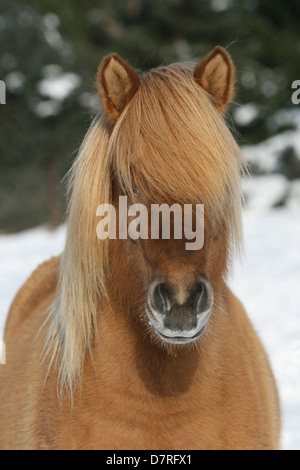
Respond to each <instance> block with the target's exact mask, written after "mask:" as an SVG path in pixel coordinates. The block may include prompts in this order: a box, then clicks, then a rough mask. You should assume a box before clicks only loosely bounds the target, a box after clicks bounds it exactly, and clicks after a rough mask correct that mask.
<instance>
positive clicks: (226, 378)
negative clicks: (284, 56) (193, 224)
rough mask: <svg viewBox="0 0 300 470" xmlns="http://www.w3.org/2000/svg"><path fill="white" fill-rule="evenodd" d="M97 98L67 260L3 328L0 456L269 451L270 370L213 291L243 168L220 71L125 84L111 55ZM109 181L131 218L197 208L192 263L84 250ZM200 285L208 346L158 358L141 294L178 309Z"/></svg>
mask: <svg viewBox="0 0 300 470" xmlns="http://www.w3.org/2000/svg"><path fill="white" fill-rule="evenodd" d="M172 83H175V85H174V88H173V89H172V85H171V84H172ZM199 85H200V86H199ZM155 87H156V88H155ZM164 87H165V88H164ZM170 87H171V88H170ZM180 87H181V88H180ZM153 89H154V91H155V93H153ZM168 89H171V92H170V94H169V95H168ZM179 89H180V93H181V95H180V94H179V93H178V96H177V95H176V93H177V91H178V90H179ZM161 90H163V92H161ZM99 91H100V94H101V96H102V100H103V105H104V109H105V111H106V118H105V119H104V121H101V122H100V124H99V123H96V125H94V127H93V130H92V131H91V133H90V136H89V137H88V138H87V140H86V141H85V143H84V146H83V150H82V152H81V154H80V157H79V159H78V161H77V162H76V163H75V165H74V170H73V174H72V176H71V180H72V183H71V184H72V186H73V193H72V196H71V205H70V211H69V222H68V235H67V244H66V249H65V251H64V253H63V255H62V258H53V259H51V260H50V261H47V262H45V263H44V264H42V265H41V266H39V267H38V268H37V270H36V271H35V272H34V273H33V274H32V276H31V277H30V278H29V280H28V281H27V282H26V283H25V284H24V286H23V287H22V288H21V290H20V291H19V293H18V294H17V296H16V298H15V300H14V302H13V304H12V306H11V309H10V312H9V316H8V319H7V324H6V330H5V343H6V353H7V360H6V362H7V364H6V365H1V366H0V423H1V424H0V448H1V449H119V450H121V449H165V450H167V449H178V450H180V449H277V448H278V447H279V432H280V412H279V404H278V395H277V389H276V385H275V382H274V378H273V374H272V371H271V368H270V365H269V361H268V358H267V356H266V353H265V351H264V349H263V347H262V345H261V343H260V340H259V339H258V337H257V335H256V333H255V331H254V329H253V327H252V325H251V323H250V321H249V319H248V317H247V315H246V313H245V311H244V309H243V307H242V305H241V303H240V302H239V301H238V300H237V298H236V297H235V296H234V295H233V294H232V292H231V291H230V290H229V288H228V287H227V285H226V272H227V268H228V263H229V252H230V249H233V247H234V244H238V243H239V240H240V228H239V227H240V225H239V223H240V220H239V218H240V206H239V204H240V200H239V198H240V193H239V190H240V186H239V183H238V180H239V171H240V169H241V166H242V163H241V161H240V160H239V158H240V157H239V156H237V155H238V151H237V148H236V146H235V143H234V142H233V139H232V138H231V136H230V133H229V131H227V130H226V126H225V125H224V122H223V117H222V114H221V113H223V111H224V110H225V109H226V105H227V103H228V101H229V100H230V99H231V97H232V93H233V67H232V63H231V60H230V58H229V56H228V54H227V53H226V52H225V51H224V50H223V49H221V48H216V49H215V50H214V51H213V53H211V54H210V55H209V56H208V57H206V58H205V59H203V61H201V62H200V63H199V64H198V65H197V67H196V69H195V73H194V76H193V75H192V74H191V73H190V72H188V71H187V69H185V68H181V67H173V69H172V67H171V68H170V69H169V68H167V67H164V68H161V69H156V70H154V71H153V72H151V73H150V74H149V75H145V76H143V77H141V78H139V77H138V76H137V74H136V72H135V71H134V70H133V69H131V67H130V66H129V65H128V64H126V63H125V62H124V61H123V60H122V59H120V58H119V57H118V56H117V55H112V56H109V57H108V58H106V59H105V60H104V61H103V63H102V66H101V68H100V72H99ZM151 92H152V94H151ZM160 93H161V94H160ZM198 94H199V96H200V98H199V99H198ZM148 95H149V96H150V97H152V101H149V104H147V103H148V101H147V100H146V98H145V97H147V98H148ZM181 96H182V103H181V101H180V97H181ZM172 97H173V102H172ZM164 99H165V101H164ZM158 103H159V104H158ZM203 103H204V104H203ZM168 106H169V107H170V109H169V108H168ZM201 106H203V108H202V113H200V112H199V111H198V110H199V109H200V108H201ZM177 107H178V108H177ZM179 107H180V110H179ZM199 107H200V108H199ZM185 108H187V109H188V110H189V112H188V114H187V116H182V113H184V110H185ZM148 109H149V112H148ZM155 109H156V110H157V114H155ZM172 109H174V112H173V113H172ZM161 110H163V113H162V112H161ZM176 111H178V113H179V111H180V113H179V114H176ZM193 113H196V114H197V113H198V114H199V120H200V121H199V122H202V125H201V126H199V128H196V127H195V126H196V125H195V124H194V123H195V119H192V117H193ZM201 115H202V116H204V115H205V119H203V121H201V119H202V118H201ZM133 116H134V117H135V119H136V121H135V122H136V125H135V126H131V124H132V122H133V121H132V120H133ZM177 116H180V119H177ZM189 116H190V119H189V118H188V117H189ZM137 118H138V119H137ZM172 119H173V120H172ZM137 122H138V123H139V125H137ZM170 123H171V124H172V126H170ZM183 124H184V125H183ZM130 126H131V127H130ZM164 126H165V128H164ZM176 126H177V129H176V132H175V130H174V129H175V128H176ZM99 128H101V129H102V130H101V132H100V131H99ZM130 129H131V131H130V132H131V135H130V139H128V135H129V134H128V132H129V130H130ZM167 129H168V132H167ZM180 129H182V130H181V131H180ZM207 129H208V130H207ZM215 129H216V130H215ZM173 130H174V132H173ZM147 131H148V132H147ZM99 132H100V134H99ZM151 132H152V134H151ZM172 132H173V133H172ZM180 132H181V133H180ZM202 132H203V134H201V133H202ZM205 132H207V134H205V137H204V133H205ZM149 133H150V134H151V136H150V137H151V139H150V137H149V135H150V134H149ZM210 133H211V135H210ZM124 136H125V137H124ZM126 136H127V141H126V140H124V139H125V138H126ZM141 136H142V137H141ZM162 136H163V137H162ZM191 136H193V138H191ZM147 138H148V140H147ZM198 138H199V139H201V142H202V144H201V145H200V144H199V142H200V140H199V142H196V141H197V139H198ZM164 139H169V140H168V141H166V142H165V140H164ZM231 139H232V140H231ZM145 142H146V143H147V145H145ZM161 142H163V143H161ZM201 142H200V143H201ZM160 146H161V147H160ZM104 147H105V149H106V150H105V152H104V151H103V154H102V157H101V155H100V156H99V151H100V150H99V149H102V148H104ZM139 149H142V150H141V153H140V154H138V150H139ZM151 149H152V150H153V153H151V151H152V150H151ZM116 150H118V151H116ZM129 150H130V151H129ZM166 150H168V151H166ZM163 152H164V153H163ZM184 152H186V153H184ZM234 153H235V156H234V157H232V155H233V154H234ZM104 154H105V156H104ZM162 154H163V155H164V158H163V159H162V158H161V155H162ZM100 157H101V158H100ZM186 158H189V164H188V165H186V164H184V162H186ZM126 159H127V161H126ZM128 159H129V160H128ZM199 160H200V161H201V165H200V164H199ZM136 162H138V164H137V163H136ZM122 165H123V166H122ZM164 165H166V167H164ZM120 168H121V169H120ZM149 168H150V169H149ZM203 169H204V170H203ZM150 170H151V171H150ZM147 171H149V175H152V178H153V181H151V184H150V183H149V181H150V177H149V175H147ZM112 173H113V174H114V176H116V178H114V177H113V178H111V174H112ZM178 175H179V176H178ZM101 178H102V179H101ZM132 180H134V182H135V184H136V185H137V187H138V188H139V191H138V192H137V194H133V189H132V187H130V185H131V182H132ZM118 181H122V184H124V185H125V190H126V192H127V193H128V195H129V197H131V198H132V199H134V198H136V197H139V198H141V200H142V201H144V202H145V204H147V203H149V201H152V199H151V197H153V198H158V199H159V200H160V201H178V202H179V203H180V204H183V203H185V200H184V197H185V196H186V198H187V202H188V203H194V202H197V201H198V202H199V201H200V202H201V203H204V204H205V208H207V210H206V212H205V217H206V218H205V245H204V248H203V249H202V250H200V251H199V252H188V253H187V252H184V250H183V249H182V245H181V242H180V241H178V240H168V241H165V240H147V241H146V240H139V241H138V242H137V243H133V242H132V241H131V240H114V241H112V240H110V241H109V243H103V242H100V241H99V240H96V237H95V231H96V220H95V219H96V216H95V214H96V211H95V208H96V206H97V203H99V197H100V202H101V201H111V202H112V203H113V204H114V205H116V201H117V198H118V196H119V195H120V194H122V189H123V188H122V185H121V186H120V184H119V183H118ZM147 182H148V183H149V184H148V185H147ZM156 182H157V183H156ZM106 184H107V185H108V186H105V185H106ZM155 185H156V186H155ZM99 188H100V189H99ZM199 188H200V189H201V191H199ZM99 191H100V192H99ZM99 194H100V196H99ZM91 202H93V204H94V205H93V206H92V207H91ZM101 243H102V244H101ZM258 262H259V261H258ZM199 272H200V273H203V274H205V276H206V278H207V279H209V280H210V283H211V286H212V289H213V294H214V303H213V310H212V315H211V318H210V319H209V321H208V324H207V328H206V331H205V333H204V334H203V335H202V336H201V337H200V338H199V339H197V340H196V341H194V342H191V343H188V344H183V345H176V344H169V343H164V341H163V340H162V339H161V337H159V334H158V332H157V331H155V328H154V327H153V325H151V324H150V325H149V322H148V317H147V315H146V313H145V308H144V299H145V296H147V295H149V294H147V292H148V286H149V285H150V283H151V282H152V280H153V279H154V278H155V279H156V278H157V276H160V278H162V277H163V279H164V280H165V283H166V285H168V286H171V287H170V289H172V292H174V296H175V298H176V299H177V297H178V295H179V294H178V292H180V296H181V297H182V298H187V297H188V295H190V294H189V293H190V292H191V291H192V287H193V286H194V283H195V279H196V278H197V276H198V273H199ZM177 294H178V295H177ZM176 295H177V297H176ZM178 298H179V297H178ZM177 300H178V299H177ZM178 302H179V301H178Z"/></svg>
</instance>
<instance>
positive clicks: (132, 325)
mask: <svg viewBox="0 0 300 470" xmlns="http://www.w3.org/2000/svg"><path fill="white" fill-rule="evenodd" d="M108 293H109V296H108V299H106V300H104V301H103V304H102V308H101V313H100V315H99V323H98V332H99V333H98V336H99V340H98V342H97V345H96V349H95V353H94V354H93V358H94V365H95V366H96V368H97V375H98V376H100V377H101V379H103V381H104V383H106V385H107V386H109V389H110V390H113V389H114V388H115V389H120V385H121V386H122V388H124V389H126V390H127V391H128V390H131V391H132V392H133V393H134V394H135V395H137V394H138V393H139V391H140V393H141V394H142V395H143V396H144V395H145V393H150V394H151V395H153V394H154V395H160V396H169V395H173V396H174V395H181V394H182V393H184V392H187V391H188V390H189V389H190V388H191V387H192V386H193V383H194V382H195V381H197V380H199V374H200V375H201V371H202V372H204V370H205V369H206V368H207V364H205V360H206V359H207V352H206V350H207V348H210V350H211V351H210V352H212V349H213V348H212V345H211V344H210V345H208V344H207V341H204V342H203V344H202V343H201V341H200V343H199V344H198V345H197V346H195V345H193V346H184V347H171V348H170V347H169V346H167V347H166V346H164V345H163V344H162V343H161V342H160V341H159V340H157V339H156V340H155V337H154V333H152V334H151V332H149V330H147V325H146V323H145V321H141V319H140V318H138V314H135V315H133V314H132V311H130V309H129V308H128V309H127V310H125V309H124V306H121V305H120V303H119V301H118V299H117V298H116V297H117V296H116V295H115V294H114V293H113V289H108ZM140 315H143V313H142V312H140ZM204 357H205V358H206V359H204Z"/></svg>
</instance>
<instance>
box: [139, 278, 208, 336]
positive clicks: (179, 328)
mask: <svg viewBox="0 0 300 470" xmlns="http://www.w3.org/2000/svg"><path fill="white" fill-rule="evenodd" d="M212 307H213V289H212V286H211V283H210V281H209V280H208V278H207V277H206V276H205V275H200V276H199V277H198V278H197V279H196V280H195V281H194V282H193V283H192V284H188V285H186V286H185V287H184V288H183V286H181V285H176V283H175V284H174V283H168V282H166V281H164V280H163V279H162V278H156V279H154V280H153V281H152V282H151V284H150V286H149V288H148V294H147V299H146V313H147V316H148V318H149V322H150V324H151V325H152V326H153V327H154V328H155V330H156V332H157V333H158V335H159V336H160V338H162V339H163V340H164V341H166V342H168V343H173V344H186V343H190V342H192V341H195V340H196V339H198V338H199V337H200V336H201V335H202V333H203V332H204V331H205V328H206V325H207V322H208V320H209V318H210V315H211V312H212Z"/></svg>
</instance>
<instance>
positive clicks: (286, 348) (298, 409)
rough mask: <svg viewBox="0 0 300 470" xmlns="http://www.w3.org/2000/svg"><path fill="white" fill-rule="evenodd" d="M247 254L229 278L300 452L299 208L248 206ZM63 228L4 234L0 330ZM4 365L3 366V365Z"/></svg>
mask: <svg viewBox="0 0 300 470" xmlns="http://www.w3.org/2000/svg"><path fill="white" fill-rule="evenodd" d="M244 219H245V220H244V222H245V239H246V240H245V241H246V254H245V259H244V261H243V262H242V263H241V264H240V265H239V266H236V268H235V273H234V275H233V279H232V281H231V285H232V287H233V288H234V291H235V292H236V294H238V295H239V297H240V299H241V300H242V301H243V303H244V305H245V306H246V308H247V310H248V313H249V315H250V318H251V319H252V321H253V323H254V325H255V327H256V329H257V331H258V333H259V335H260V337H261V339H262V340H263V342H264V344H265V346H266V348H267V350H268V352H269V355H270V359H271V362H272V365H273V368H274V371H275V375H276V378H277V380H278V384H279V388H280V395H281V400H282V408H283V419H284V422H283V434H282V447H283V448H284V449H297V450H300V318H299V317H300V312H299V310H300V309H299V306H300V249H299V240H300V223H299V220H300V207H290V208H284V209H273V210H270V209H267V210H261V211H259V210H253V209H252V210H248V212H245V214H244ZM64 236H65V232H64V228H59V229H58V230H56V231H54V232H48V231H47V230H46V229H44V228H37V229H33V230H29V231H26V232H23V233H20V234H16V235H9V236H4V235H2V236H0V260H1V264H0V334H1V330H2V329H3V325H4V321H5V316H6V312H7V309H8V306H9V304H10V302H11V300H12V298H13V297H14V294H15V292H16V290H17V289H18V287H19V286H20V285H21V284H22V283H23V282H24V280H25V279H26V278H27V276H28V275H29V274H30V273H31V271H32V270H33V269H34V268H35V267H36V265H37V264H39V263H40V262H41V261H43V260H45V259H47V258H49V257H50V256H51V255H56V254H58V253H60V252H61V250H62V247H63V243H64ZM0 367H4V366H0Z"/></svg>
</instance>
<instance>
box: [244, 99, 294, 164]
mask: <svg viewBox="0 0 300 470" xmlns="http://www.w3.org/2000/svg"><path fill="white" fill-rule="evenodd" d="M295 108H296V107H295ZM244 114H245V116H243V117H244V119H246V117H248V118H249V119H250V118H251V117H252V116H250V114H249V110H248V114H249V116H246V114H247V108H246V109H245V110H244ZM287 124H291V125H293V126H295V129H294V130H288V131H285V132H281V133H280V134H277V135H275V136H273V137H270V138H269V139H267V140H264V141H263V142H261V143H260V144H257V145H245V146H243V147H242V152H243V154H244V156H245V158H246V160H247V161H248V162H250V163H252V164H254V165H256V166H257V168H259V169H260V171H262V172H266V173H273V172H275V171H277V170H278V161H279V158H280V155H281V153H282V152H283V151H284V150H285V149H287V148H289V147H292V148H293V149H294V151H295V152H296V155H297V156H298V158H299V159H300V139H299V132H300V111H299V109H297V108H296V109H295V110H292V111H291V110H288V111H287V110H280V111H278V112H277V113H276V114H275V115H274V116H273V118H272V120H270V122H269V126H270V128H273V127H275V128H276V127H278V126H279V125H287Z"/></svg>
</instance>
